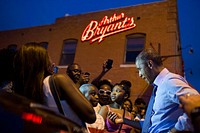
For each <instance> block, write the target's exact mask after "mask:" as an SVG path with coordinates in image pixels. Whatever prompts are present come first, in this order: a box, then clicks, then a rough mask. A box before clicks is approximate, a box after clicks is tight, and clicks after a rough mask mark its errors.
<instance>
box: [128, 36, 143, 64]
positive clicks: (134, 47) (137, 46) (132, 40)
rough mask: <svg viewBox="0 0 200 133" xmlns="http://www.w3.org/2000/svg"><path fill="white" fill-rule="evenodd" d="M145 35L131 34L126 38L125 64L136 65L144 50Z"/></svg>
mask: <svg viewBox="0 0 200 133" xmlns="http://www.w3.org/2000/svg"><path fill="white" fill-rule="evenodd" d="M145 37H146V35H145V34H131V35H127V36H126V51H125V52H126V55H125V56H126V57H125V63H127V64H130V63H135V58H136V57H137V55H138V54H139V53H140V52H141V51H142V50H143V49H144V44H145Z"/></svg>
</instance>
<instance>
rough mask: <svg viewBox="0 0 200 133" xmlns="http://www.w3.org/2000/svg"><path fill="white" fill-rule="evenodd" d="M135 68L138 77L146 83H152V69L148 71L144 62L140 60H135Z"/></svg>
mask: <svg viewBox="0 0 200 133" xmlns="http://www.w3.org/2000/svg"><path fill="white" fill-rule="evenodd" d="M136 67H137V70H138V73H139V77H141V78H142V79H144V80H145V81H146V82H147V83H149V84H151V83H152V82H153V79H154V78H153V77H152V69H150V68H149V67H148V65H147V63H146V62H144V61H142V60H136Z"/></svg>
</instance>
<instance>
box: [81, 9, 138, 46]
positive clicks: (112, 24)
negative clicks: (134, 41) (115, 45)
mask: <svg viewBox="0 0 200 133" xmlns="http://www.w3.org/2000/svg"><path fill="white" fill-rule="evenodd" d="M135 27H136V24H135V22H134V17H131V18H129V17H125V15H124V13H121V14H120V15H118V16H117V15H116V13H115V14H113V16H111V17H110V18H108V16H104V17H103V19H102V20H101V21H100V22H99V23H98V22H97V21H94V20H92V21H91V22H90V24H89V25H88V26H87V27H86V28H85V30H84V31H83V33H82V37H81V41H89V40H90V43H93V42H94V41H96V40H98V43H100V42H102V41H103V40H104V38H105V37H107V36H110V35H113V34H116V33H119V32H123V31H126V30H130V29H133V28H135Z"/></svg>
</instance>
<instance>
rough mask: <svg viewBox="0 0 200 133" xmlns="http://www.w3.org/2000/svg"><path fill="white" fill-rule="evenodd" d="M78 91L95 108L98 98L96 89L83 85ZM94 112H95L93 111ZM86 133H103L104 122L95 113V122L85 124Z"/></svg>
mask: <svg viewBox="0 0 200 133" xmlns="http://www.w3.org/2000/svg"><path fill="white" fill-rule="evenodd" d="M79 90H80V91H81V93H82V94H83V95H84V96H85V97H86V98H87V99H88V101H89V102H90V103H91V104H92V106H93V107H96V106H97V104H98V102H99V98H98V89H97V88H96V86H94V85H92V84H83V85H82V86H81V87H80V88H79ZM95 112H96V111H95ZM86 126H87V128H88V132H91V133H103V132H104V128H105V122H104V119H103V117H102V116H101V115H100V114H98V112H96V121H95V122H94V123H93V124H88V123H86Z"/></svg>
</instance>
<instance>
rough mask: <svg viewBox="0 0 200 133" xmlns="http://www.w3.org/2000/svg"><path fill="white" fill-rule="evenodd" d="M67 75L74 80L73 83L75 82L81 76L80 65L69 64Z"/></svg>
mask: <svg viewBox="0 0 200 133" xmlns="http://www.w3.org/2000/svg"><path fill="white" fill-rule="evenodd" d="M68 75H69V77H70V78H71V79H72V80H73V81H74V83H77V82H78V81H79V79H80V76H81V68H80V66H79V65H72V66H70V71H69V73H68Z"/></svg>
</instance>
